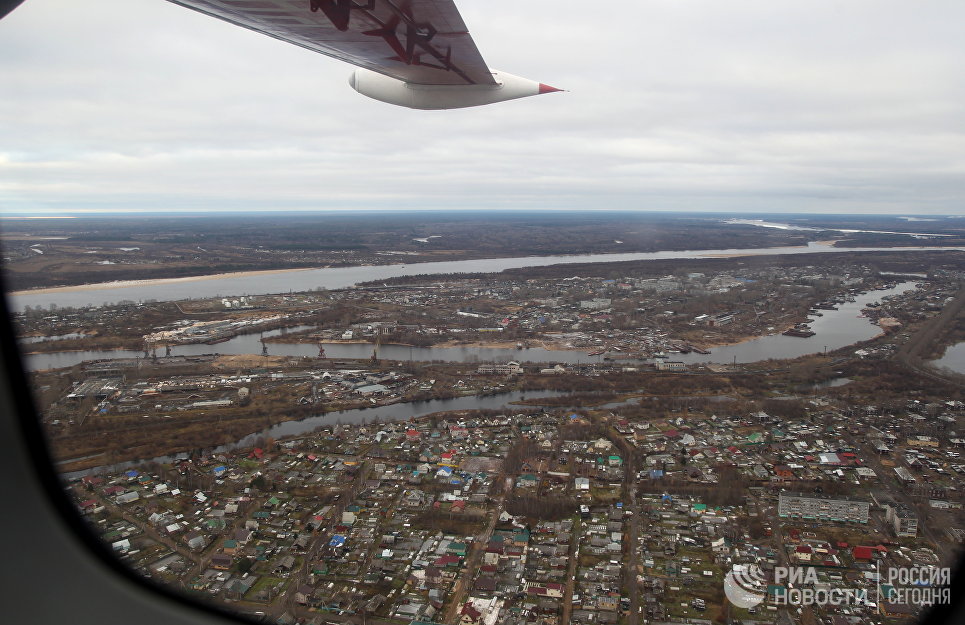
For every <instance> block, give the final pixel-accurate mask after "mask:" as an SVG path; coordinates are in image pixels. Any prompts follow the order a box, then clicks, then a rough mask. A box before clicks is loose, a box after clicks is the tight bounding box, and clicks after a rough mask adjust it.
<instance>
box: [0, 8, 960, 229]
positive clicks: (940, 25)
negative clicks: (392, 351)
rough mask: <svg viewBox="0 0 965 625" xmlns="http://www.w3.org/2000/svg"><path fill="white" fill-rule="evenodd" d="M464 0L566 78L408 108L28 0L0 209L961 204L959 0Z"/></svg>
mask: <svg viewBox="0 0 965 625" xmlns="http://www.w3.org/2000/svg"><path fill="white" fill-rule="evenodd" d="M305 4H306V5H307V4H308V0H305ZM457 6H458V7H459V9H460V11H461V12H462V15H463V18H464V19H465V21H466V23H467V24H468V26H469V29H470V32H471V33H472V34H473V37H474V39H475V41H476V44H477V45H478V47H479V49H480V52H481V53H482V55H483V57H484V58H485V59H486V61H487V62H488V63H489V65H490V66H491V67H493V68H497V69H501V70H504V71H507V72H510V73H514V74H518V75H521V76H525V77H527V78H532V79H534V80H538V81H541V82H544V83H547V84H550V85H553V86H557V87H560V88H563V89H567V90H568V92H566V93H556V94H549V95H543V96H538V97H533V98H527V99H523V100H516V101H510V102H504V103H500V104H495V105H491V106H486V107H479V108H470V109H461V110H452V111H413V110H409V109H404V108H399V107H394V106H391V105H388V104H383V103H380V102H376V101H374V100H369V99H367V98H365V97H364V96H361V95H359V94H357V93H356V92H355V91H353V90H352V89H351V88H350V87H349V86H348V84H347V79H348V76H349V74H350V73H351V71H352V69H353V68H352V67H351V66H349V65H346V64H344V63H341V62H339V61H335V60H333V59H330V58H328V57H325V56H321V55H318V54H314V53H311V52H308V51H305V50H302V49H300V48H297V47H295V46H292V45H289V44H285V43H282V42H279V41H276V40H273V39H270V38H268V37H265V36H264V35H259V34H257V33H252V32H249V31H246V30H244V29H241V28H238V27H235V26H231V25H229V24H225V23H222V22H219V21H218V20H215V19H212V18H209V17H206V16H203V15H200V14H197V13H195V12H193V11H189V10H186V9H184V8H182V7H179V6H176V5H173V4H170V3H168V2H165V1H164V0H83V1H82V2H66V1H64V0H26V2H25V3H24V4H23V5H22V6H21V7H20V8H19V9H17V10H15V11H14V12H13V13H12V14H10V15H9V16H8V17H7V18H5V19H3V20H0V211H2V212H4V213H10V212H14V211H16V212H19V211H36V212H44V211H45V212H49V213H54V214H60V213H63V212H65V211H68V210H90V209H98V210H131V211H133V210H170V211H177V210H199V209H202V210H252V209H259V210H266V209H289V210H291V209H338V208H462V207H466V208H510V209H532V208H545V209H646V210H699V211H711V210H713V211H788V212H868V213H898V214H922V213H934V214H961V213H965V201H963V200H965V37H963V36H962V24H965V2H962V0H947V1H945V0H934V1H929V0H921V1H918V2H909V1H908V0H897V1H892V0H836V1H825V0H806V1H805V0H793V1H783V0H759V1H753V2H752V1H744V0H726V1H724V0H638V1H630V0H626V1H621V2H586V1H585V0H584V1H581V2H576V1H569V0H530V1H528V2H518V1H511V0H457Z"/></svg>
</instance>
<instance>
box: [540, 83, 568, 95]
mask: <svg viewBox="0 0 965 625" xmlns="http://www.w3.org/2000/svg"><path fill="white" fill-rule="evenodd" d="M554 91H562V89H557V88H556V87H550V86H549V85H544V84H543V83H540V84H539V92H540V94H544V93H553V92H554Z"/></svg>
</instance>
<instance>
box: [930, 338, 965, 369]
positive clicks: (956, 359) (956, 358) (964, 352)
mask: <svg viewBox="0 0 965 625" xmlns="http://www.w3.org/2000/svg"><path fill="white" fill-rule="evenodd" d="M931 364H932V365H933V366H935V367H939V368H946V369H951V370H952V371H955V372H956V373H965V343H955V344H954V345H950V346H949V347H948V349H946V350H945V353H944V354H942V357H941V358H939V359H938V360H933V361H932V362H931Z"/></svg>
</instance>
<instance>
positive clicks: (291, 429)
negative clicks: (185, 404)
mask: <svg viewBox="0 0 965 625" xmlns="http://www.w3.org/2000/svg"><path fill="white" fill-rule="evenodd" d="M563 394H564V393H563V392H561V391H513V392H511V393H501V394H498V395H485V396H479V395H469V396H467V397H456V398H453V399H432V400H428V401H417V402H409V403H400V404H392V405H391V406H377V407H373V408H357V409H355V410H341V411H336V412H329V413H326V414H323V415H318V416H314V417H307V418H305V419H301V420H300V421H286V422H284V423H279V424H278V425H275V426H272V427H270V428H267V429H265V430H262V431H260V432H255V433H254V434H249V435H248V436H245V437H244V438H242V439H241V440H238V441H235V442H234V443H231V444H230V445H220V446H218V447H216V448H213V449H212V450H211V451H212V452H213V453H222V452H226V451H230V450H232V449H238V448H247V447H252V446H253V445H254V444H255V441H256V440H257V439H258V437H260V436H265V437H268V436H270V437H272V438H274V439H281V438H284V437H292V436H300V435H303V434H308V433H311V432H313V431H314V430H315V429H316V428H318V427H320V426H331V425H335V424H338V423H343V424H359V423H372V422H374V421H376V420H379V421H383V422H384V421H407V420H409V419H418V418H419V417H424V416H426V415H429V414H432V413H434V412H441V411H444V410H447V411H448V410H470V409H476V410H504V409H506V410H514V409H513V408H512V407H510V406H509V404H511V403H512V402H514V401H518V400H520V399H523V398H528V399H538V398H541V397H558V396H560V395H563ZM536 410H539V406H529V405H527V406H525V407H522V408H521V409H516V410H515V411H516V412H531V411H536ZM175 459H176V456H158V457H156V458H141V459H139V460H136V461H131V462H123V463H119V464H115V465H110V466H100V467H96V468H94V469H86V470H83V471H75V472H71V473H65V474H63V475H64V477H66V478H67V479H77V478H80V477H83V476H84V475H89V474H91V473H117V472H119V471H123V470H125V469H129V468H131V467H135V466H138V465H140V464H142V463H145V462H152V461H153V462H159V463H167V462H172V461H174V460H175Z"/></svg>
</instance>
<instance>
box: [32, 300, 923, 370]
mask: <svg viewBox="0 0 965 625" xmlns="http://www.w3.org/2000/svg"><path fill="white" fill-rule="evenodd" d="M913 288H915V283H914V282H902V283H901V284H899V285H897V286H895V287H893V288H890V289H881V290H877V291H871V292H869V293H866V294H864V295H861V296H858V297H857V298H856V299H855V301H854V302H848V303H846V304H842V305H840V306H839V307H838V309H837V310H825V311H821V312H822V316H820V317H819V316H814V315H812V316H811V317H810V319H811V329H812V330H813V331H814V332H815V335H814V336H812V337H809V338H799V337H793V336H783V335H781V334H772V335H768V336H762V337H760V338H756V339H753V340H750V341H745V342H743V343H737V344H734V345H725V346H722V347H717V348H714V349H713V350H711V353H710V354H697V353H690V354H672V359H673V360H680V361H683V362H686V363H689V364H690V363H699V362H714V363H733V362H737V363H748V362H757V361H759V360H765V359H767V358H796V357H797V356H803V355H804V354H814V353H817V352H821V351H825V350H834V349H837V348H839V347H844V346H846V345H851V344H854V343H857V342H859V341H865V340H868V339H870V338H872V337H874V336H876V335H877V334H879V333H880V332H881V329H880V328H878V326H876V325H874V324H872V323H871V321H870V320H869V319H867V318H865V317H859V316H858V315H859V314H860V312H861V309H862V308H864V307H865V306H867V305H868V304H869V303H870V302H875V301H878V300H881V299H882V298H884V297H887V296H889V295H896V294H898V293H902V292H904V291H907V290H909V289H913ZM303 327H304V326H303ZM295 329H298V328H295ZM284 332H285V330H273V331H270V332H265V333H262V334H246V335H241V336H236V337H234V338H232V339H231V340H229V341H225V342H224V343H218V344H217V345H205V344H196V345H175V346H172V347H171V355H172V356H189V355H192V356H193V355H200V354H211V353H218V354H260V353H261V350H262V343H261V339H262V338H267V337H270V336H273V335H277V334H280V333H284ZM24 347H25V348H26V349H29V347H30V346H29V344H27V345H24ZM372 350H373V346H372V344H370V343H326V344H325V355H326V356H327V357H329V358H368V357H370V356H371V355H372ZM268 353H269V354H271V355H276V356H307V357H315V356H318V345H317V344H308V343H268ZM143 355H144V353H143V352H139V351H130V350H101V351H74V352H52V353H42V354H29V355H27V356H26V358H25V359H26V365H27V368H28V369H29V370H31V371H38V370H42V369H57V368H60V367H69V366H72V365H75V364H78V363H80V362H83V361H85V360H101V359H111V358H139V357H143ZM379 357H380V358H382V359H383V360H398V361H409V360H412V361H432V360H439V361H446V362H507V361H509V360H516V361H518V362H544V363H562V364H579V363H586V362H602V360H603V355H599V356H589V355H587V353H586V352H582V351H559V350H547V349H542V348H530V349H500V348H489V347H408V346H405V345H381V346H379ZM620 362H626V364H628V365H630V364H634V362H633V361H620Z"/></svg>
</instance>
